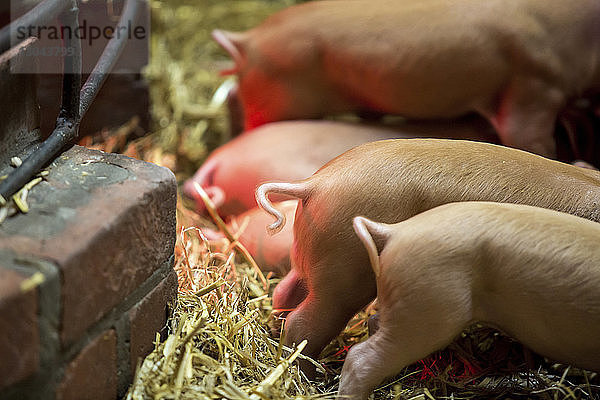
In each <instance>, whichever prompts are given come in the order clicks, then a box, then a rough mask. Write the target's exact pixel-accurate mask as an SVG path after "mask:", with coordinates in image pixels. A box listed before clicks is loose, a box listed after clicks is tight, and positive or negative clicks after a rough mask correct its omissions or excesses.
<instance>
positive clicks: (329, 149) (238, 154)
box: [183, 118, 494, 216]
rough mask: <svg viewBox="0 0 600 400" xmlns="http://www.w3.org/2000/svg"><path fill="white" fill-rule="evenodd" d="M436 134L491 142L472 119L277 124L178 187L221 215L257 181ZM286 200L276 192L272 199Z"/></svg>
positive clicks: (199, 206)
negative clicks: (358, 150) (360, 148)
mask: <svg viewBox="0 0 600 400" xmlns="http://www.w3.org/2000/svg"><path fill="white" fill-rule="evenodd" d="M440 135H441V136H446V137H458V138H468V139H475V140H494V138H493V133H492V132H490V130H489V125H488V124H487V123H486V122H485V121H483V120H480V119H477V118H463V119H461V120H456V121H449V122H445V121H444V122H442V121H440V122H437V121H433V122H421V123H419V122H415V123H402V124H398V125H396V126H394V127H378V126H370V125H364V124H350V123H343V122H333V121H292V122H289V121H288V122H279V123H273V124H268V125H265V126H262V127H260V128H257V129H254V130H252V131H249V132H246V133H244V134H242V135H241V136H238V137H237V138H235V139H233V140H232V141H230V142H229V143H227V144H225V145H224V146H221V147H220V148H218V149H217V150H215V151H214V152H213V153H212V154H211V155H210V156H209V158H208V159H207V160H206V162H205V163H204V164H203V165H202V166H201V167H200V169H199V170H198V171H197V172H196V173H195V174H194V176H193V178H191V179H190V180H188V181H186V182H185V184H184V188H183V190H184V193H185V194H186V196H188V197H190V198H192V199H194V200H195V203H196V210H197V211H198V212H200V213H203V212H204V211H205V207H204V202H203V201H202V199H201V198H200V196H199V195H198V193H197V192H196V190H195V188H194V182H197V183H198V184H199V185H200V186H202V187H203V188H204V190H205V191H206V192H207V194H208V195H209V197H211V199H212V201H213V203H215V205H216V206H217V209H218V210H219V213H220V214H221V215H223V216H228V215H236V214H239V213H242V212H244V211H247V210H250V209H252V208H254V207H256V202H255V200H254V191H255V190H256V187H257V186H258V185H259V184H261V183H264V182H268V181H273V180H282V181H289V180H297V179H304V178H306V177H309V176H310V175H311V174H313V173H314V172H315V171H316V170H317V169H319V168H320V167H321V166H322V165H323V164H325V163H326V162H327V161H329V160H331V159H332V158H334V157H336V156H338V155H340V154H341V153H343V152H344V151H346V150H349V149H351V148H352V147H354V146H357V145H359V144H362V143H365V142H369V141H375V140H381V139H389V138H402V137H414V136H420V137H423V136H440ZM285 198H286V197H284V196H278V197H276V200H277V201H281V200H284V199H285ZM288 199H289V198H288Z"/></svg>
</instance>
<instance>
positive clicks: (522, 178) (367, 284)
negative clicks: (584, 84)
mask: <svg viewBox="0 0 600 400" xmlns="http://www.w3.org/2000/svg"><path fill="white" fill-rule="evenodd" d="M269 193H280V194H281V193H283V194H287V195H290V196H294V197H297V198H299V199H300V202H299V205H298V208H297V211H296V216H295V223H294V243H293V245H292V250H291V253H290V257H291V263H292V271H291V273H290V274H288V276H287V277H286V278H284V280H283V281H282V282H281V283H280V286H281V287H282V289H281V290H277V289H278V288H279V286H278V287H277V288H276V291H275V293H274V295H273V308H274V309H294V311H292V312H291V313H290V314H289V315H288V316H287V320H286V342H287V343H288V344H291V343H299V342H300V341H301V340H303V339H308V345H307V347H306V348H305V353H306V354H308V355H310V356H313V357H317V356H318V355H319V353H320V351H321V350H322V349H323V348H324V346H325V345H326V344H327V343H329V341H331V339H333V338H334V337H335V335H337V334H338V333H339V332H340V331H341V330H342V329H343V327H344V326H345V324H346V323H347V321H348V320H349V319H350V318H351V317H352V316H353V315H354V314H355V313H356V312H358V311H359V310H360V309H361V308H362V307H364V306H365V305H367V304H368V303H369V302H370V301H371V300H373V298H374V297H375V295H376V283H375V276H374V275H373V272H372V270H371V268H370V267H369V259H368V256H367V253H366V252H365V250H364V248H363V246H361V244H360V242H359V240H358V238H357V237H356V235H355V234H354V232H353V230H352V218H353V217H355V216H357V215H364V216H366V217H367V218H370V219H374V220H378V221H382V222H384V223H396V222H399V221H402V220H405V219H407V218H409V217H411V216H413V215H416V214H418V213H421V212H423V211H425V210H428V209H431V208H433V207H436V206H439V205H442V204H445V203H449V202H456V201H495V202H506V203H519V204H527V205H534V206H539V207H544V208H550V209H554V210H559V211H563V212H566V213H570V214H574V215H578V216H581V217H584V218H588V219H590V220H594V221H600V207H599V205H600V173H599V172H598V171H592V170H587V169H583V168H578V167H574V166H571V165H568V164H563V163H560V162H557V161H552V160H549V159H546V158H543V157H540V156H536V155H533V154H530V153H526V152H523V151H520V150H516V149H511V148H506V147H502V146H497V145H492V144H487V143H477V142H469V141H461V140H442V139H403V140H385V141H380V142H374V143H367V144H364V145H361V146H358V147H356V148H354V149H352V150H350V151H348V152H346V153H344V154H343V155H341V156H339V157H337V158H336V159H334V160H332V161H331V162H329V163H328V164H326V165H325V166H324V167H323V168H321V169H320V170H319V171H318V172H317V173H315V174H314V175H313V176H312V177H310V178H308V179H306V180H303V181H299V182H295V183H267V184H263V185H261V186H260V187H259V188H258V190H257V193H256V195H257V201H258V203H259V206H260V207H262V208H263V209H264V210H266V211H267V212H268V213H270V214H272V215H274V216H276V217H277V221H276V222H275V223H273V224H271V225H270V229H271V230H272V231H277V230H278V229H281V227H282V226H283V225H284V224H285V221H284V219H283V215H282V214H281V213H280V212H279V211H277V210H276V209H275V208H273V207H272V206H271V204H270V202H269V200H268V199H267V194H269ZM449 239H451V238H449ZM294 288H300V290H301V291H303V292H304V293H306V295H305V297H304V296H303V294H302V293H301V294H300V295H295V294H293V293H288V291H289V290H294ZM302 297H304V298H303V299H301V300H298V299H299V298H302Z"/></svg>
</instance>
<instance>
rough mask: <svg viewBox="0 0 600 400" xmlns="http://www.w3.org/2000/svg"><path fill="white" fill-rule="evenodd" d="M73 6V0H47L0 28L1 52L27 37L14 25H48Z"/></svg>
mask: <svg viewBox="0 0 600 400" xmlns="http://www.w3.org/2000/svg"><path fill="white" fill-rule="evenodd" d="M69 7H71V0H45V1H43V2H42V3H40V4H38V5H37V6H35V7H34V8H33V9H31V10H30V11H28V12H27V13H26V14H24V15H23V16H21V17H20V18H18V19H16V20H14V21H13V22H12V23H10V24H9V25H7V26H5V27H3V28H2V29H0V53H4V52H5V51H6V50H8V49H10V48H11V47H12V45H16V44H17V43H19V42H21V41H23V40H25V39H27V37H23V38H19V37H18V32H17V30H16V29H14V27H27V28H28V27H30V26H42V25H48V24H49V23H50V22H51V21H52V20H54V19H55V18H56V17H58V16H59V15H60V14H62V13H63V12H64V11H65V10H67V9H68V8H69Z"/></svg>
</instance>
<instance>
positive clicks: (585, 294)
mask: <svg viewBox="0 0 600 400" xmlns="http://www.w3.org/2000/svg"><path fill="white" fill-rule="evenodd" d="M354 229H355V233H356V235H357V236H358V238H359V239H360V241H361V242H362V243H363V245H364V246H365V248H366V249H367V252H368V253H369V255H370V256H371V255H372V256H373V257H370V259H371V261H373V260H375V257H376V259H377V262H376V264H372V265H371V267H372V268H373V271H374V272H375V275H376V276H377V298H378V302H379V315H380V319H379V325H380V326H379V329H378V330H377V332H376V333H375V334H374V335H373V336H371V337H369V339H367V340H366V341H365V342H362V343H360V344H357V345H355V346H353V347H352V348H351V349H350V351H349V353H348V356H347V357H346V360H345V363H344V367H343V369H342V374H341V378H340V389H339V397H338V398H348V397H350V398H353V399H367V398H368V396H369V394H370V393H371V391H372V390H373V389H374V388H375V387H376V386H377V385H378V384H379V383H380V382H382V381H383V380H384V379H385V378H386V377H389V376H392V375H394V374H395V373H397V372H399V371H400V370H402V368H404V367H405V366H406V365H409V364H411V363H414V362H416V361H418V360H419V359H422V358H424V357H426V356H427V355H429V354H431V353H432V352H434V351H436V350H440V349H442V348H443V347H445V346H447V345H448V344H450V343H451V342H452V340H454V339H455V338H456V337H457V336H458V335H459V334H460V332H461V331H462V330H464V329H465V328H467V327H468V326H470V325H472V324H473V323H475V322H481V323H484V324H491V325H492V326H495V327H498V328H499V329H501V330H503V331H504V332H506V333H507V334H509V335H511V336H513V337H514V338H516V339H517V340H519V341H521V342H522V343H523V344H525V345H526V346H528V347H530V348H532V349H533V350H534V351H536V352H538V353H540V354H542V355H545V356H547V357H549V358H552V359H555V360H558V361H562V362H566V363H570V364H573V365H576V366H579V367H582V368H586V369H590V370H593V371H600V344H599V343H598V341H597V338H598V337H599V335H600V270H599V269H598V268H597V265H598V263H600V250H599V249H598V247H597V246H596V245H595V243H597V242H598V240H600V225H598V224H597V223H594V222H591V221H588V220H585V219H583V218H579V217H576V216H573V215H569V214H564V213H560V212H556V211H552V210H547V209H542V208H537V207H531V206H526V205H517V204H502V203H490V202H462V203H450V204H446V205H442V206H439V207H437V208H434V209H431V210H429V211H425V212H424V213H421V214H418V215H416V216H414V217H412V218H410V219H408V220H405V221H403V222H400V223H397V224H395V225H386V224H378V223H376V222H373V221H370V220H367V219H365V218H362V217H357V218H355V219H354ZM376 237H378V238H376ZM375 242H378V243H379V244H380V245H379V246H376V245H375ZM556 243H561V246H556ZM482 260H485V261H483V262H482ZM584 287H585V288H584ZM415 288H418V289H415ZM416 291H418V295H416V294H417V293H415V292H416Z"/></svg>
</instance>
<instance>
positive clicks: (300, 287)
mask: <svg viewBox="0 0 600 400" xmlns="http://www.w3.org/2000/svg"><path fill="white" fill-rule="evenodd" d="M307 294H308V291H307V290H306V285H305V284H304V281H303V280H302V278H301V277H300V276H299V275H298V273H297V272H296V271H295V270H293V269H292V270H291V271H290V272H289V273H288V274H287V275H286V276H285V278H283V279H282V280H281V282H279V284H278V285H277V286H276V287H275V290H274V291H273V311H274V312H275V311H281V312H289V311H291V310H292V309H295V308H296V307H297V306H298V304H300V303H301V302H302V300H304V299H305V298H306V295H307Z"/></svg>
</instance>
